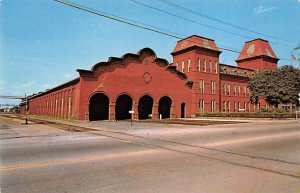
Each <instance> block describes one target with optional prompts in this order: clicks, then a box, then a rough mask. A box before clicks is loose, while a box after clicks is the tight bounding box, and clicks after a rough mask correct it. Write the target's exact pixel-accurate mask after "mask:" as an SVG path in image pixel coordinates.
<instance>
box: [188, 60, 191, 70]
mask: <svg viewBox="0 0 300 193" xmlns="http://www.w3.org/2000/svg"><path fill="white" fill-rule="evenodd" d="M190 71H191V59H188V72H190Z"/></svg>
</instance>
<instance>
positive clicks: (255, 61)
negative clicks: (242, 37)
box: [236, 38, 279, 72]
mask: <svg viewBox="0 0 300 193" xmlns="http://www.w3.org/2000/svg"><path fill="white" fill-rule="evenodd" d="M278 60H279V59H278V58H277V56H276V54H275V52H274V51H273V49H272V47H271V46H270V44H269V42H268V41H267V40H263V39H260V38H258V39H254V40H251V41H248V42H246V43H245V45H244V47H243V49H242V51H241V53H240V55H239V57H238V58H237V59H236V62H237V66H238V67H241V68H248V69H253V70H256V71H258V72H259V71H265V70H275V69H276V68H277V62H278Z"/></svg>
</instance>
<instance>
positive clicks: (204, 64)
mask: <svg viewBox="0 0 300 193" xmlns="http://www.w3.org/2000/svg"><path fill="white" fill-rule="evenodd" d="M203 72H206V60H205V59H204V63H203Z"/></svg>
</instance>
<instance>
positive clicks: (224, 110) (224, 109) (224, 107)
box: [223, 101, 227, 112]
mask: <svg viewBox="0 0 300 193" xmlns="http://www.w3.org/2000/svg"><path fill="white" fill-rule="evenodd" d="M226 105H227V103H226V101H223V112H226Z"/></svg>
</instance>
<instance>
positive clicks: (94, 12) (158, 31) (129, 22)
mask: <svg viewBox="0 0 300 193" xmlns="http://www.w3.org/2000/svg"><path fill="white" fill-rule="evenodd" d="M53 1H56V2H58V3H62V4H64V5H67V6H70V7H73V8H76V9H79V10H82V11H86V12H89V13H92V14H95V15H98V16H101V17H105V18H107V19H110V20H114V21H117V22H120V23H124V24H127V25H131V26H134V27H137V28H141V29H144V30H148V31H151V32H155V33H158V34H161V35H165V36H169V37H172V38H175V39H178V40H183V39H185V37H180V36H179V35H174V34H175V33H172V32H171V33H172V34H170V33H167V32H165V31H166V30H164V31H160V30H158V28H156V27H154V29H152V28H149V27H146V26H145V25H144V24H142V25H140V24H136V23H137V22H135V21H132V20H128V19H124V18H121V17H117V16H113V15H111V14H106V13H103V12H100V11H98V10H95V9H91V8H88V7H84V6H81V5H78V4H75V3H70V2H66V1H63V0H53ZM143 25H144V26H143ZM186 41H188V42H192V43H195V44H198V45H205V44H204V43H200V42H196V41H192V40H186ZM218 48H219V49H221V50H226V51H230V52H234V53H245V52H241V51H237V50H235V49H233V48H229V47H226V46H224V47H218ZM245 54H248V53H245ZM248 55H252V56H257V55H256V54H248ZM281 60H285V59H281Z"/></svg>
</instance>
